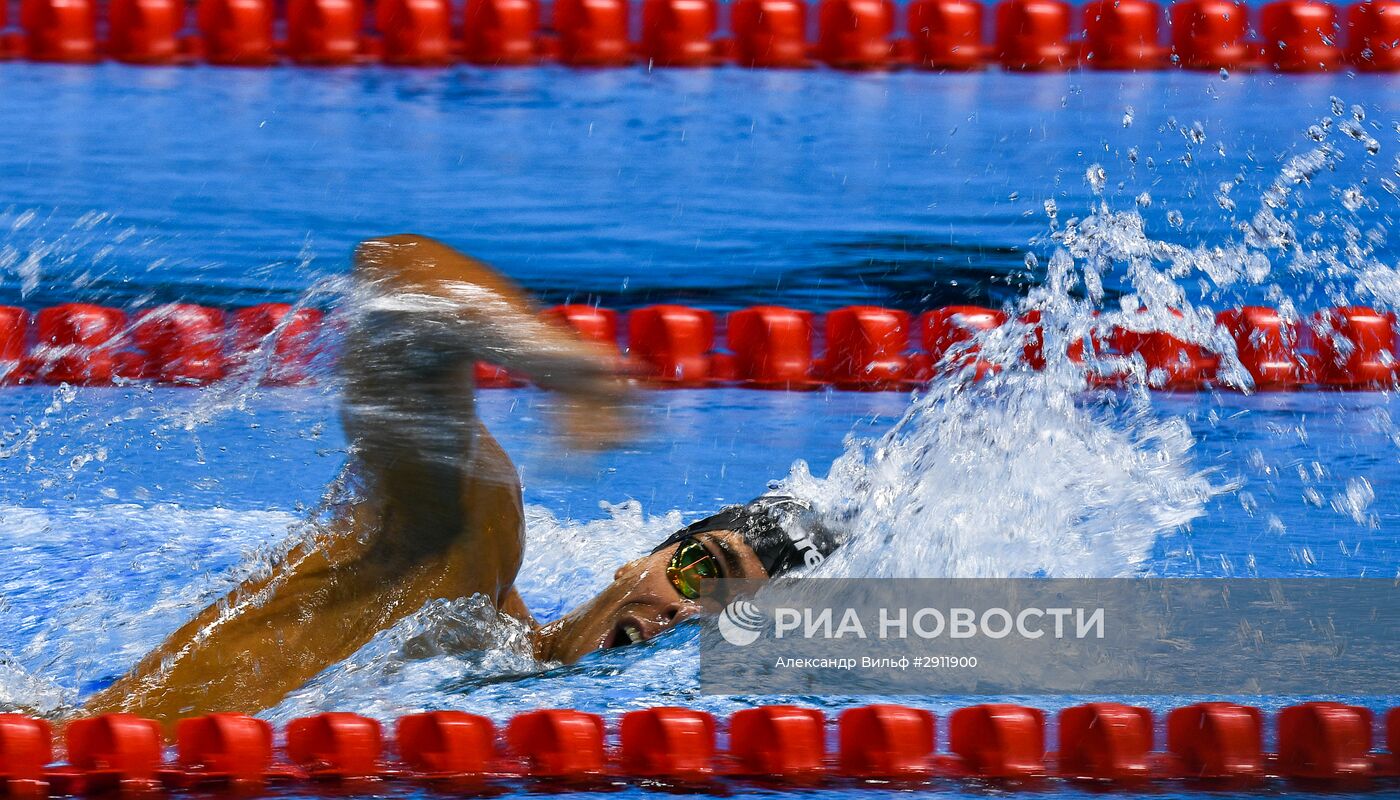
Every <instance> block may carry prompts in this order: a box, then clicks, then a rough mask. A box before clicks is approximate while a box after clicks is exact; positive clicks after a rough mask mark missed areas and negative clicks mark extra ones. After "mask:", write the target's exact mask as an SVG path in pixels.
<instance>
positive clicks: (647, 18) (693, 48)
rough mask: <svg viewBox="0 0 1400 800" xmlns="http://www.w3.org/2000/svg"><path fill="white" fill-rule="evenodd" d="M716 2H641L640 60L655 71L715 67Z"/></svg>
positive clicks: (717, 14) (717, 16)
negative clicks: (673, 68)
mask: <svg viewBox="0 0 1400 800" xmlns="http://www.w3.org/2000/svg"><path fill="white" fill-rule="evenodd" d="M718 20H719V9H718V8H717V7H716V4H715V0H644V2H643V3H642V58H644V59H645V60H646V61H647V63H648V64H651V65H653V66H657V67H703V66H707V65H710V64H713V63H715V60H716V59H715V42H714V38H715V29H716V27H717V26H718V24H719V23H718Z"/></svg>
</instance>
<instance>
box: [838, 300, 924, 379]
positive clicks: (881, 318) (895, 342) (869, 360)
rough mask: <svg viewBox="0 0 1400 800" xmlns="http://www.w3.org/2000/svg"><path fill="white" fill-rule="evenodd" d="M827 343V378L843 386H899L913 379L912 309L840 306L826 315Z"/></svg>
mask: <svg viewBox="0 0 1400 800" xmlns="http://www.w3.org/2000/svg"><path fill="white" fill-rule="evenodd" d="M826 346H827V356H826V370H827V374H826V378H827V379H828V380H830V381H831V382H832V383H833V384H835V385H836V387H837V388H839V389H854V390H858V391H880V390H882V389H895V388H899V387H901V386H903V385H904V384H905V383H906V382H907V381H908V380H909V378H910V376H909V359H908V358H907V357H906V356H905V355H904V351H905V350H906V349H908V346H909V314H908V312H905V311H897V310H895V309H890V308H879V307H877V306H847V307H846V308H838V309H837V310H835V311H833V312H831V313H830V314H827V315H826Z"/></svg>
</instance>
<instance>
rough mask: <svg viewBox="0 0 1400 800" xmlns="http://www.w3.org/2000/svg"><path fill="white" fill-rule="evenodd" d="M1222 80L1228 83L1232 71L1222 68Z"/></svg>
mask: <svg viewBox="0 0 1400 800" xmlns="http://www.w3.org/2000/svg"><path fill="white" fill-rule="evenodd" d="M1220 80H1222V81H1228V80H1230V70H1228V69H1225V68H1224V67H1221V68H1220Z"/></svg>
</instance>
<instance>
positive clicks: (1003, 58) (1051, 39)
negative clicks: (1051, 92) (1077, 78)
mask: <svg viewBox="0 0 1400 800" xmlns="http://www.w3.org/2000/svg"><path fill="white" fill-rule="evenodd" d="M1069 29H1070V7H1069V4H1068V3H1065V2H1063V1H1062V0H1005V2H1002V3H998V4H997V11H996V57H997V60H998V61H1000V62H1001V66H1002V68H1003V69H1006V70H1009V71H1012V72H1054V71H1060V70H1067V69H1071V68H1073V67H1074V66H1075V64H1076V61H1077V60H1076V58H1075V54H1074V50H1073V48H1071V47H1070V45H1069Z"/></svg>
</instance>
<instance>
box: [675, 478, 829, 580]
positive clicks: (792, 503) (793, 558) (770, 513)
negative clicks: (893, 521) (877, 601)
mask: <svg viewBox="0 0 1400 800" xmlns="http://www.w3.org/2000/svg"><path fill="white" fill-rule="evenodd" d="M710 531H734V532H735V533H737V534H739V535H740V536H741V537H743V539H744V541H745V542H747V543H748V545H749V547H752V548H753V551H754V553H756V554H757V555H758V560H759V561H760V562H762V564H763V569H764V571H765V572H767V573H768V577H770V578H773V577H777V576H778V575H782V574H783V573H785V572H788V571H791V570H793V569H796V568H798V567H815V566H816V565H818V564H820V563H822V562H823V561H825V560H826V557H827V556H829V555H831V553H832V552H833V551H834V550H836V548H838V547H840V546H841V542H840V541H839V540H838V539H837V538H836V535H835V534H833V533H832V532H831V530H830V529H828V528H827V527H826V526H825V525H823V524H822V523H821V521H820V520H819V519H818V518H817V513H816V512H815V511H813V510H812V507H811V506H810V505H809V504H807V503H805V502H803V501H801V500H798V499H797V498H795V497H789V496H787V495H764V496H763V497H759V498H757V499H755V500H752V501H750V502H749V503H747V504H745V505H741V506H729V507H727V508H725V509H723V510H722V511H720V512H719V513H718V514H714V515H712V516H708V517H706V518H704V519H702V520H700V521H699V522H696V523H694V524H692V525H689V526H687V527H685V528H682V529H681V530H679V531H676V532H675V533H673V534H671V536H670V537H668V538H667V539H666V541H664V542H662V543H661V544H659V545H657V547H656V549H655V550H652V551H651V552H653V553H659V552H661V551H662V550H665V549H666V548H668V547H673V546H675V545H676V544H679V543H680V542H682V541H685V540H686V539H689V538H690V537H692V536H694V535H695V534H697V533H708V532H710Z"/></svg>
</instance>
